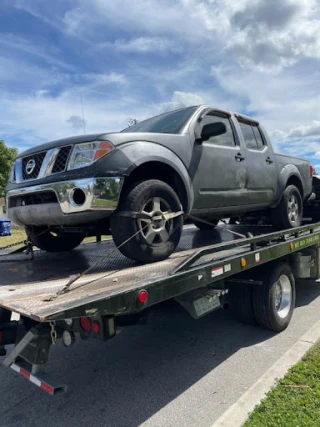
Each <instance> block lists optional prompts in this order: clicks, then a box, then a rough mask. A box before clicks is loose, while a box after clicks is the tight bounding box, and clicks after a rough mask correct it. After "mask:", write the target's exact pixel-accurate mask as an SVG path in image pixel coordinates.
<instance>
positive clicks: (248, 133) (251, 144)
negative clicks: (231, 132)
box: [239, 122, 258, 150]
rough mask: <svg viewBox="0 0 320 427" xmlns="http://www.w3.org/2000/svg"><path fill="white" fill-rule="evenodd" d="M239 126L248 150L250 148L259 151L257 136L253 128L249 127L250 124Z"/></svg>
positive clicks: (241, 123) (240, 123)
mask: <svg viewBox="0 0 320 427" xmlns="http://www.w3.org/2000/svg"><path fill="white" fill-rule="evenodd" d="M239 125H240V128H241V131H242V135H243V138H244V141H245V143H246V146H247V148H249V149H251V150H257V149H258V144H257V141H256V137H255V134H254V133H253V129H252V126H251V125H249V124H248V123H243V122H239Z"/></svg>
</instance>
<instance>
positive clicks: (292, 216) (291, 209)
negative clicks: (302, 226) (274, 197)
mask: <svg viewBox="0 0 320 427" xmlns="http://www.w3.org/2000/svg"><path fill="white" fill-rule="evenodd" d="M288 218H289V220H290V221H291V222H292V223H295V222H297V220H298V219H299V201H298V199H297V197H296V196H295V195H294V194H292V195H291V196H290V198H289V200H288Z"/></svg>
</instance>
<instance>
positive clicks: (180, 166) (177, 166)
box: [119, 141, 194, 212]
mask: <svg viewBox="0 0 320 427" xmlns="http://www.w3.org/2000/svg"><path fill="white" fill-rule="evenodd" d="M119 149H121V151H122V152H123V153H124V154H125V155H126V156H127V158H128V159H129V160H130V163H131V165H132V166H131V167H130V169H129V170H128V171H127V174H128V176H130V174H131V173H132V172H133V171H134V170H135V169H136V168H138V167H139V166H142V165H143V164H146V163H149V162H159V163H163V164H165V165H167V166H169V167H171V168H172V169H173V170H174V171H175V172H176V173H177V174H178V175H179V177H180V179H181V181H182V183H183V185H184V187H185V190H186V194H187V212H190V210H191V208H192V206H193V200H194V195H193V189H192V183H191V179H190V176H189V173H188V170H187V167H186V166H185V164H184V163H183V162H182V160H181V159H180V158H179V157H178V156H177V155H176V154H175V153H174V152H173V151H171V150H169V149H168V148H166V147H164V146H162V145H160V144H155V143H153V142H147V141H135V142H134V143H128V144H125V145H122V146H121V147H119Z"/></svg>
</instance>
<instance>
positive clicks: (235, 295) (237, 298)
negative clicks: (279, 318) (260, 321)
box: [228, 283, 257, 325]
mask: <svg viewBox="0 0 320 427" xmlns="http://www.w3.org/2000/svg"><path fill="white" fill-rule="evenodd" d="M253 286H254V285H249V284H248V285H247V284H239V283H230V285H229V286H228V287H229V289H230V297H229V298H230V304H231V309H232V311H233V312H234V314H235V316H236V318H237V319H238V320H239V321H240V322H243V323H246V324H247V325H256V324H257V321H256V317H255V314H254V311H253V304H252V288H253Z"/></svg>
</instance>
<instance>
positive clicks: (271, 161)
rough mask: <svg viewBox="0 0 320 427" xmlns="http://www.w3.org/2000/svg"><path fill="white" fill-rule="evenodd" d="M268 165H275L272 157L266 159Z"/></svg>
mask: <svg viewBox="0 0 320 427" xmlns="http://www.w3.org/2000/svg"><path fill="white" fill-rule="evenodd" d="M266 163H268V164H269V165H271V163H273V160H271V157H267V158H266Z"/></svg>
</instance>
